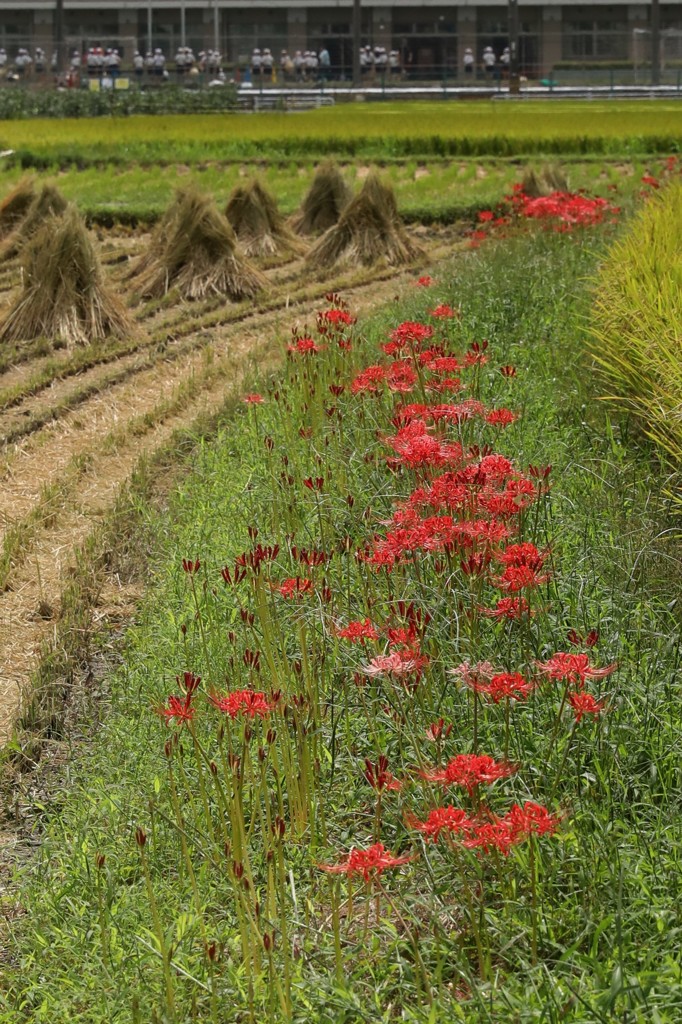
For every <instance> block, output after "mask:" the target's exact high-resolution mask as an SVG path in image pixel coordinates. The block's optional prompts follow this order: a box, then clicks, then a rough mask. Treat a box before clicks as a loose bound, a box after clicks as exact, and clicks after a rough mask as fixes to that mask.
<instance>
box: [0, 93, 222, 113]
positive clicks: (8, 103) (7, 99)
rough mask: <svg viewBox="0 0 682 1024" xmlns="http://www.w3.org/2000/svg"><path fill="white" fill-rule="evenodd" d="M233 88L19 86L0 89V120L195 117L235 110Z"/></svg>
mask: <svg viewBox="0 0 682 1024" xmlns="http://www.w3.org/2000/svg"><path fill="white" fill-rule="evenodd" d="M236 106H237V94H236V90H235V89H234V87H233V86H229V85H225V86H221V87H220V88H215V89H202V90H201V91H198V90H197V91H195V92H192V91H190V90H189V89H179V88H177V87H175V86H172V85H167V86H164V87H163V88H155V89H145V90H140V89H131V90H126V91H114V90H105V91H101V92H90V91H88V90H87V89H66V90H63V91H57V90H49V91H47V90H45V91H43V90H41V91H38V90H32V89H24V88H22V87H21V86H17V87H14V86H7V87H5V88H2V89H0V120H15V119H17V118H30V117H107V116H110V115H115V116H117V117H125V116H126V115H129V114H194V113H210V112H212V111H221V110H234V109H235V108H236Z"/></svg>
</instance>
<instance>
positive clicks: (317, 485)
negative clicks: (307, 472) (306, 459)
mask: <svg viewBox="0 0 682 1024" xmlns="http://www.w3.org/2000/svg"><path fill="white" fill-rule="evenodd" d="M303 486H304V487H307V488H308V490H309V491H321V490H322V489H323V488H324V477H323V476H316V477H315V478H313V477H312V476H309V477H306V479H305V480H304V481H303Z"/></svg>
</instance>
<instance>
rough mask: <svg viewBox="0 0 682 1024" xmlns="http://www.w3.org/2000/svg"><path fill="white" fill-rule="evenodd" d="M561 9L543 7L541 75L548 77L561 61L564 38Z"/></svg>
mask: <svg viewBox="0 0 682 1024" xmlns="http://www.w3.org/2000/svg"><path fill="white" fill-rule="evenodd" d="M562 27H563V26H562V9H561V7H543V9H542V23H541V34H540V50H541V56H540V64H541V75H542V76H543V77H545V78H546V77H547V76H548V75H549V74H550V73H551V71H552V68H553V67H554V65H555V64H558V62H559V61H560V60H561V42H562V40H561V36H562Z"/></svg>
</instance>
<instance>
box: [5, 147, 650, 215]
mask: <svg viewBox="0 0 682 1024" xmlns="http://www.w3.org/2000/svg"><path fill="white" fill-rule="evenodd" d="M370 163H371V162H369V161H368V162H367V163H360V164H344V165H343V172H344V174H345V175H346V177H347V179H348V181H349V183H350V184H351V185H352V186H353V187H356V188H357V187H359V185H360V184H361V183H362V175H363V174H365V173H366V171H367V168H368V167H369V166H370ZM380 163H381V174H382V177H384V178H385V179H386V180H387V181H389V182H390V183H391V185H392V186H393V188H394V190H395V193H396V198H397V201H398V206H399V209H400V212H401V214H402V215H403V216H404V217H406V218H407V219H409V220H419V221H425V222H428V221H429V220H440V221H452V220H456V219H458V218H460V217H471V216H475V213H476V211H477V210H480V209H485V208H487V207H490V206H494V205H496V204H497V203H498V202H499V201H500V199H501V197H502V196H503V195H504V194H505V193H507V192H509V191H510V190H511V188H512V186H513V185H514V184H515V183H516V182H517V181H519V180H520V179H521V177H522V175H523V171H524V168H525V166H526V163H525V161H512V160H491V159H460V160H433V159H431V160H429V159H427V160H417V159H406V160H404V161H400V162H389V163H383V162H380ZM530 163H531V164H534V165H536V166H540V165H541V163H542V161H541V160H540V159H539V158H536V159H534V160H531V161H530ZM563 166H564V168H565V171H566V174H567V176H568V179H569V184H570V186H571V188H573V189H581V188H584V189H586V190H587V191H588V192H590V193H591V194H595V195H605V196H608V197H609V198H610V199H613V198H614V196H613V194H612V193H611V191H610V190H609V188H610V187H615V188H616V189H618V192H619V193H620V199H618V200H617V201H623V199H625V200H626V201H627V200H628V199H629V197H630V196H631V195H632V193H633V192H636V191H637V190H638V189H639V188H640V182H641V177H642V175H643V174H644V173H646V172H647V171H654V172H657V171H658V169H659V161H658V160H657V159H655V158H649V159H645V158H632V159H630V160H628V161H626V162H623V161H608V160H601V161H595V160H589V161H587V160H580V159H572V160H567V161H564V162H563ZM314 170H315V164H314V162H313V161H312V160H304V161H300V160H299V161H283V162H281V163H279V162H276V163H266V162H263V163H261V162H260V161H249V162H245V163H241V162H240V163H228V164H221V163H220V162H209V163H206V164H205V165H195V164H193V165H190V164H182V163H180V164H169V165H167V166H160V167H156V166H154V167H150V166H146V165H145V166H133V165H131V166H120V165H116V164H105V165H102V166H98V167H85V168H83V169H78V168H76V167H68V168H67V169H66V170H63V171H59V170H58V168H57V167H52V168H49V169H48V170H47V171H46V172H45V174H44V175H41V178H42V177H43V176H46V177H50V178H52V179H55V180H56V183H57V184H58V186H59V188H60V189H61V190H62V191H63V193H64V194H65V195H66V197H67V198H68V199H71V200H73V201H74V202H76V203H77V205H78V206H79V208H80V209H81V210H82V211H83V213H84V214H85V215H86V216H87V217H89V218H90V219H92V220H94V221H96V222H107V221H110V220H122V221H125V222H130V221H141V222H142V223H149V222H151V221H154V220H155V219H156V218H158V216H159V215H160V214H161V213H162V212H163V211H164V210H165V209H166V207H167V206H168V204H169V203H170V201H171V198H172V196H173V192H174V190H175V189H176V188H177V187H178V185H179V184H188V183H190V182H194V183H196V184H197V185H198V186H199V187H200V188H201V189H204V190H206V191H207V192H211V193H213V194H214V195H215V196H216V198H217V200H218V202H219V204H220V205H224V204H225V203H226V201H227V198H228V196H229V194H230V192H231V191H232V189H233V188H234V187H235V185H237V184H243V182H244V181H245V180H246V179H247V178H248V177H250V176H252V175H256V176H259V177H260V178H262V179H263V180H264V181H265V182H266V183H267V185H268V186H269V188H270V189H271V190H272V191H273V192H274V194H275V195H276V196H277V199H278V202H279V206H280V208H281V210H282V211H283V212H284V213H285V214H287V215H288V214H291V213H293V212H294V211H295V210H297V209H298V207H299V205H300V203H301V200H302V198H303V196H304V194H305V192H306V191H307V189H308V187H309V185H310V181H311V179H312V176H313V174H314ZM23 173H24V172H22V171H21V170H20V169H19V168H16V167H15V168H12V169H8V170H5V171H0V192H7V191H9V190H10V189H11V188H13V187H14V186H15V185H16V183H17V182H18V181H19V179H20V178H21V177H22V175H23Z"/></svg>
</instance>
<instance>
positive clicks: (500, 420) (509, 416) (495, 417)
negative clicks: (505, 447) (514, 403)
mask: <svg viewBox="0 0 682 1024" xmlns="http://www.w3.org/2000/svg"><path fill="white" fill-rule="evenodd" d="M518 418H519V417H518V415H517V414H516V413H513V412H512V411H511V409H491V410H490V412H489V413H487V414H486V417H485V421H486V423H490V424H491V425H492V426H494V427H508V426H510V424H512V423H515V422H516V420H517V419H518Z"/></svg>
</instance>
